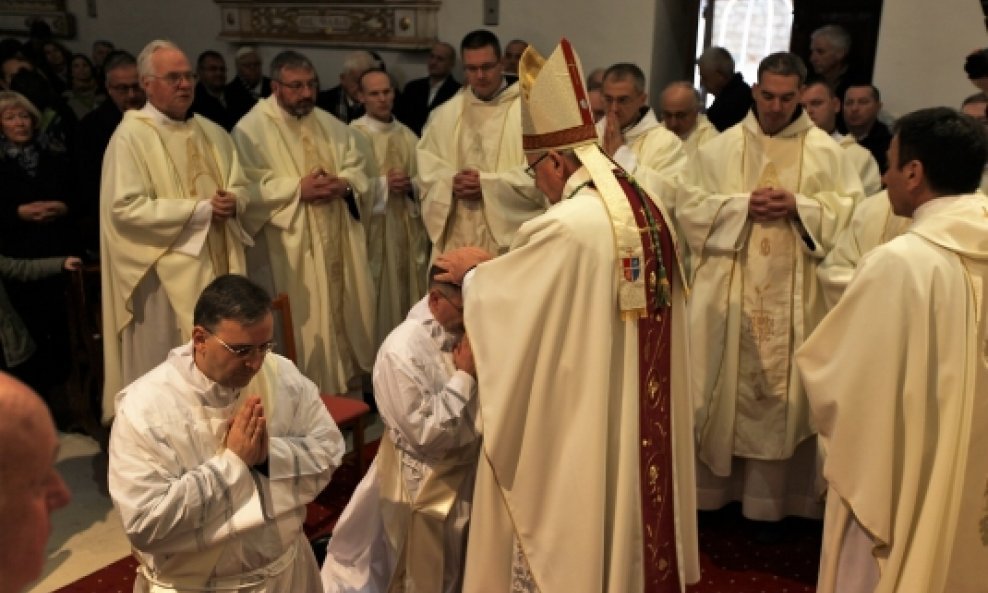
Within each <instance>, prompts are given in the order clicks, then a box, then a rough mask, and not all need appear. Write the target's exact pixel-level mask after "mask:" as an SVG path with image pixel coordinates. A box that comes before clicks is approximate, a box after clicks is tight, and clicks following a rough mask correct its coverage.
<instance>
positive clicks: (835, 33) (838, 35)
mask: <svg viewBox="0 0 988 593" xmlns="http://www.w3.org/2000/svg"><path fill="white" fill-rule="evenodd" d="M817 37H823V38H824V39H827V40H828V41H830V43H831V45H833V46H834V49H836V50H838V51H840V52H841V53H842V54H843V55H845V56H846V55H847V54H848V52H850V51H851V34H850V33H848V32H847V29H845V28H844V27H841V26H840V25H824V26H822V27H820V28H819V29H817V30H816V31H813V32H812V33H810V39H811V40H813V39H816V38H817Z"/></svg>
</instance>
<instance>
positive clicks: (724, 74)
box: [696, 46, 753, 132]
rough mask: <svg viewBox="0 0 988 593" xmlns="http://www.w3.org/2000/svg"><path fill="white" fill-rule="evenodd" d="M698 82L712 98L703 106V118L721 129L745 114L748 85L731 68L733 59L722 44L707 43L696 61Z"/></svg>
mask: <svg viewBox="0 0 988 593" xmlns="http://www.w3.org/2000/svg"><path fill="white" fill-rule="evenodd" d="M696 65H697V66H698V67H699V68H700V85H701V86H703V88H704V89H706V91H707V92H708V93H710V94H711V95H713V96H714V97H715V99H714V102H713V104H712V105H710V107H709V108H708V109H707V119H708V120H710V123H712V124H713V125H714V127H715V128H717V131H718V132H723V131H724V130H726V129H727V128H730V127H731V126H733V125H734V124H736V123H738V122H739V121H741V120H742V119H744V118H745V116H746V115H748V111H749V110H750V109H751V104H752V102H753V98H752V96H751V87H750V86H748V83H747V82H745V81H744V77H743V76H741V73H740V72H735V71H734V58H732V57H731V54H730V52H728V51H727V50H726V49H724V48H723V47H717V46H710V47H708V48H707V49H706V50H704V52H703V53H702V54H700V57H699V58H698V59H697V61H696Z"/></svg>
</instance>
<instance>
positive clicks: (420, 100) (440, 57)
mask: <svg viewBox="0 0 988 593" xmlns="http://www.w3.org/2000/svg"><path fill="white" fill-rule="evenodd" d="M455 64H456V49H454V48H453V46H452V45H450V44H448V43H445V42H442V41H440V42H439V43H436V44H435V45H433V46H432V51H430V52H429V61H428V63H427V68H428V69H429V75H428V76H426V77H425V78H418V79H416V80H413V81H411V82H409V83H408V84H406V85H405V91H404V92H403V93H402V94H401V101H400V102H399V103H398V104H397V105H395V116H397V118H398V119H399V120H401V122H402V123H403V124H405V125H406V126H408V127H409V128H411V129H412V131H413V132H415V133H416V134H417V135H419V136H421V135H422V128H423V127H424V126H425V121H426V120H427V119H428V118H429V112H430V111H432V110H433V109H435V108H436V107H439V106H440V105H442V104H443V103H445V102H446V101H447V100H448V99H449V98H450V97H452V96H453V95H455V94H456V92H457V91H458V90H460V83H459V81H457V80H456V79H455V78H453V75H452V71H453V66H454V65H455Z"/></svg>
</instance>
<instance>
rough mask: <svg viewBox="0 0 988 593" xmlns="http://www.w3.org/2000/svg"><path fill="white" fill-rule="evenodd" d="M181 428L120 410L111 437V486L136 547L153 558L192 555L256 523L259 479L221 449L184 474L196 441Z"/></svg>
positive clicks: (123, 408)
mask: <svg viewBox="0 0 988 593" xmlns="http://www.w3.org/2000/svg"><path fill="white" fill-rule="evenodd" d="M196 436H197V435H195V434H194V431H192V432H186V431H184V430H183V427H181V426H177V425H167V424H166V425H160V426H152V425H148V424H144V423H142V422H140V421H135V419H132V418H131V417H130V415H129V408H127V407H126V406H121V407H120V408H119V409H118V410H117V417H116V419H115V420H114V424H113V433H112V436H111V439H110V467H109V477H108V480H109V487H110V491H111V492H113V494H114V496H113V498H114V502H115V503H116V505H117V509H118V510H119V512H120V517H121V519H122V520H123V525H124V531H125V532H126V533H127V537H128V538H129V539H130V541H131V543H132V544H133V545H134V547H135V548H137V549H139V550H141V551H142V552H149V553H175V552H194V551H197V550H201V549H203V548H205V547H207V546H210V545H212V544H215V543H217V542H221V541H223V540H225V539H228V538H230V537H232V536H234V535H236V534H237V533H238V532H240V531H242V530H246V529H249V528H251V527H254V526H256V525H259V524H260V523H261V522H262V520H263V518H262V513H261V505H260V497H259V496H258V491H257V488H256V487H255V476H254V475H252V472H251V470H250V468H248V467H247V465H246V464H244V462H243V460H241V459H240V458H239V457H238V456H237V455H236V454H234V453H233V452H231V451H230V450H229V449H222V450H221V451H220V452H218V453H216V454H215V455H213V456H212V457H209V458H206V459H202V460H201V463H200V464H199V465H197V466H195V467H192V468H187V467H186V466H187V465H188V458H189V457H190V456H193V455H196V454H197V453H196V451H195V448H194V447H189V446H188V445H186V444H184V443H183V442H184V441H186V440H188V439H189V438H193V439H194V438H196Z"/></svg>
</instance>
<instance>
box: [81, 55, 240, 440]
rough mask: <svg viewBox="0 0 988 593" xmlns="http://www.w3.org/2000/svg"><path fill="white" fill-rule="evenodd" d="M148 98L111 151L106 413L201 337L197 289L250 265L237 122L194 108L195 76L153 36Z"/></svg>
mask: <svg viewBox="0 0 988 593" xmlns="http://www.w3.org/2000/svg"><path fill="white" fill-rule="evenodd" d="M137 61H138V69H139V71H140V76H141V85H142V86H143V87H144V89H145V91H146V92H147V97H148V101H147V103H146V104H145V106H144V108H143V109H138V110H130V111H127V112H126V113H125V114H124V118H123V121H121V122H120V125H119V126H117V129H116V131H115V132H114V134H113V137H112V138H111V139H110V144H109V146H108V147H107V149H106V154H105V156H104V158H103V176H102V182H101V187H100V228H101V229H102V233H101V235H100V261H101V264H102V270H103V273H102V288H103V353H104V356H103V358H104V387H103V422H105V423H109V422H110V421H111V420H112V419H113V414H114V409H113V398H114V396H115V395H116V394H117V392H118V391H120V389H122V388H123V387H124V386H125V385H127V384H128V383H130V382H131V381H133V380H134V379H137V378H138V377H140V376H141V375H143V374H144V373H146V372H147V371H149V370H151V369H152V368H154V367H155V366H156V365H157V364H158V363H160V362H161V360H163V359H164V358H165V356H166V355H167V354H168V351H169V350H171V349H172V348H174V347H175V346H178V345H180V344H182V343H184V342H187V341H188V340H189V338H190V337H191V336H192V333H191V332H192V325H191V320H192V308H193V305H194V303H195V299H196V296H197V295H198V294H199V293H200V292H201V291H202V289H203V288H205V287H206V285H207V284H209V282H210V281H211V280H212V279H213V278H215V277H217V276H218V275H220V274H226V273H228V272H229V273H243V272H245V271H246V264H245V260H244V245H245V244H248V245H249V244H250V242H251V240H250V237H249V236H248V235H247V234H246V233H245V232H244V229H243V228H242V227H241V224H242V222H243V221H242V218H243V214H244V210H245V208H246V204H247V200H248V191H247V188H246V185H247V179H246V177H245V176H244V173H243V170H242V169H241V167H240V161H239V158H238V155H237V151H236V150H235V148H234V146H233V142H232V141H231V140H230V137H229V136H228V135H227V133H226V132H225V131H224V130H223V129H222V128H220V127H218V126H217V125H215V124H214V123H213V122H211V121H209V120H207V119H205V118H202V117H200V116H193V117H191V118H188V119H186V114H187V112H188V109H189V106H190V105H191V104H192V96H193V88H194V87H195V75H194V74H193V73H192V69H191V66H190V65H189V61H188V59H187V58H186V56H185V54H184V53H182V51H181V50H180V49H179V48H178V47H176V46H175V45H173V44H172V43H170V42H167V41H152V42H151V43H149V44H148V45H147V46H146V47H145V48H144V50H143V51H142V52H141V54H140V56H138V60H137Z"/></svg>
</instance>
